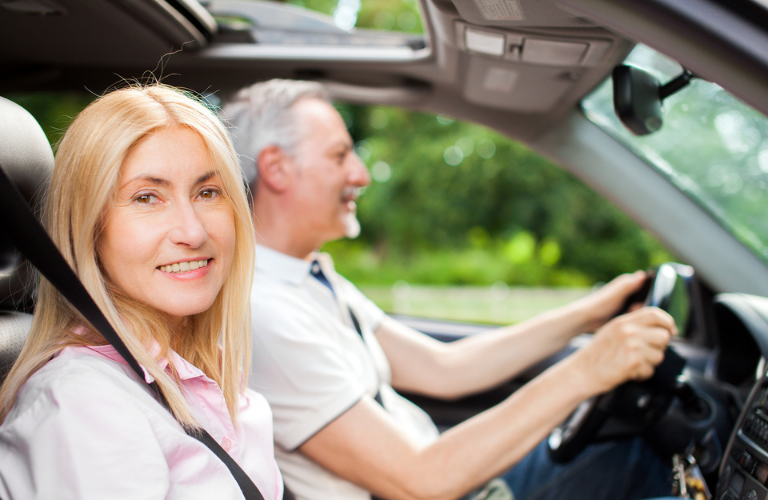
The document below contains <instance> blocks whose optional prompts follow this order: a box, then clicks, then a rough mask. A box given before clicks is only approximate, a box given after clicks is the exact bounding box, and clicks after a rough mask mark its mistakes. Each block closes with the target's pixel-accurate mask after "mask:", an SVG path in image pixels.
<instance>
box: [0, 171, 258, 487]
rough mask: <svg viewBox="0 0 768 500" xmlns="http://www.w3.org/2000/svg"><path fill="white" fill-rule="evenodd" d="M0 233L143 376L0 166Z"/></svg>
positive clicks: (194, 432)
mask: <svg viewBox="0 0 768 500" xmlns="http://www.w3.org/2000/svg"><path fill="white" fill-rule="evenodd" d="M0 228H1V229H2V230H3V233H2V235H0V237H6V238H8V239H9V240H10V241H11V242H12V243H13V244H14V245H15V246H16V248H17V249H18V250H19V251H20V252H21V253H22V254H24V255H25V256H26V257H27V259H28V260H29V261H30V262H31V263H32V264H33V265H34V266H35V267H37V269H38V270H39V271H40V273H41V274H42V275H43V276H45V277H46V279H48V281H50V282H51V284H52V285H53V286H55V287H56V289H57V290H58V291H59V292H60V293H61V294H62V295H63V296H64V297H65V298H66V299H67V300H68V301H69V302H70V304H72V305H73V306H74V307H75V308H76V309H77V310H78V311H80V314H82V315H83V316H84V317H85V319H86V320H88V322H89V323H91V325H93V327H94V328H95V329H96V330H98V332H99V333H101V335H102V336H103V337H104V338H105V339H106V340H107V342H109V343H110V344H112V346H113V347H114V348H115V350H116V351H117V352H118V353H119V354H120V356H122V357H123V359H124V360H125V361H126V362H127V363H128V365H130V367H131V368H133V370H134V371H135V372H136V373H137V374H138V376H139V378H140V379H141V380H146V379H145V378H144V371H143V370H142V369H141V366H140V365H139V362H138V361H136V358H134V357H133V354H131V351H129V350H128V347H126V345H125V344H124V343H123V340H122V339H121V338H120V337H119V336H118V335H117V332H115V330H114V328H112V325H111V324H110V323H109V321H107V318H106V317H105V316H104V314H103V313H102V312H101V310H100V309H99V307H98V306H97V305H96V303H95V302H94V301H93V298H91V296H90V295H89V294H88V291H87V290H86V289H85V287H84V286H83V284H82V283H81V282H80V279H78V277H77V276H76V275H75V273H74V272H73V271H72V269H71V268H70V267H69V264H68V263H67V261H66V260H65V259H64V257H63V256H62V255H61V253H60V252H59V249H58V248H56V245H55V244H54V243H53V241H52V240H51V238H50V237H49V236H48V233H46V231H45V229H43V226H42V225H41V224H40V222H39V221H38V220H37V218H36V217H35V216H34V214H33V213H32V210H30V208H29V205H28V204H27V202H26V201H25V200H24V198H23V197H22V195H21V193H19V191H18V190H17V189H16V186H15V185H14V184H13V183H12V182H11V180H10V179H9V178H8V176H7V175H6V174H5V171H4V170H3V169H2V168H0ZM148 385H149V386H150V387H151V389H152V390H153V391H154V393H155V395H156V396H157V399H158V400H159V401H160V403H161V404H162V405H163V406H165V407H166V408H167V407H168V404H167V402H166V399H165V396H164V395H163V394H162V392H161V391H160V388H159V387H158V386H157V383H155V382H152V383H151V384H148ZM184 430H185V431H186V433H187V434H188V435H190V436H191V437H193V438H195V439H197V440H198V441H200V442H201V443H203V444H204V445H206V446H207V447H208V448H209V449H210V450H211V451H212V452H213V453H214V454H215V455H216V456H217V457H219V458H220V459H221V461H222V462H224V465H226V466H227V468H228V469H229V471H230V472H231V473H232V476H233V477H234V478H235V481H237V484H238V485H239V486H240V489H241V490H242V492H243V495H244V496H245V498H246V500H264V497H263V496H262V495H261V492H260V491H259V489H258V488H257V487H256V485H255V484H254V483H253V481H252V480H251V478H250V477H248V474H246V473H245V471H243V469H242V468H241V467H240V466H239V465H238V464H237V462H235V460H234V459H233V458H232V457H231V456H229V454H228V453H227V452H226V451H224V448H222V447H221V445H219V443H217V442H216V440H215V439H213V437H212V436H211V435H210V434H209V433H208V431H206V430H205V429H202V428H201V429H187V428H186V427H185V428H184Z"/></svg>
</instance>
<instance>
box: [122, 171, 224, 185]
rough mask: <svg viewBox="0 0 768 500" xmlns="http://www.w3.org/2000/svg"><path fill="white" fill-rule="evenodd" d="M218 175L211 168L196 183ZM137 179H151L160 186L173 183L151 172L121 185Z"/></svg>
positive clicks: (150, 180)
mask: <svg viewBox="0 0 768 500" xmlns="http://www.w3.org/2000/svg"><path fill="white" fill-rule="evenodd" d="M217 175H218V172H216V171H215V170H211V171H209V172H206V173H204V174H203V175H201V176H200V177H198V178H197V180H195V184H196V185H197V184H202V183H203V182H205V181H208V180H210V179H212V178H213V177H216V176H217ZM136 181H149V182H151V183H152V184H156V185H158V186H170V185H171V181H169V180H167V179H162V178H160V177H154V176H152V175H151V174H139V175H137V176H135V177H133V178H131V179H129V180H127V181H126V182H124V183H123V185H122V186H121V187H125V186H127V185H129V184H131V183H132V182H136Z"/></svg>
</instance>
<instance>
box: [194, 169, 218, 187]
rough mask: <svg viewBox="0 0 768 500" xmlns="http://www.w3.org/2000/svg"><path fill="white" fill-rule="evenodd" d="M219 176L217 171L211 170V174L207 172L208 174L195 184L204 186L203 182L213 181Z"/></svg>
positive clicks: (198, 179) (199, 178)
mask: <svg viewBox="0 0 768 500" xmlns="http://www.w3.org/2000/svg"><path fill="white" fill-rule="evenodd" d="M217 175H219V173H218V172H216V171H215V170H211V171H210V172H206V173H204V174H203V175H201V176H200V177H198V178H197V181H196V182H195V184H202V183H203V182H205V181H208V180H210V179H212V178H213V177H216V176H217Z"/></svg>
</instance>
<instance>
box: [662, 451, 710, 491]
mask: <svg viewBox="0 0 768 500" xmlns="http://www.w3.org/2000/svg"><path fill="white" fill-rule="evenodd" d="M672 473H673V474H674V478H673V482H672V496H677V497H680V498H691V499H693V500H712V493H711V492H710V491H709V488H708V487H707V483H706V481H704V474H702V473H701V469H700V468H699V465H698V464H697V463H696V458H694V456H693V453H688V452H686V453H676V454H675V455H673V456H672Z"/></svg>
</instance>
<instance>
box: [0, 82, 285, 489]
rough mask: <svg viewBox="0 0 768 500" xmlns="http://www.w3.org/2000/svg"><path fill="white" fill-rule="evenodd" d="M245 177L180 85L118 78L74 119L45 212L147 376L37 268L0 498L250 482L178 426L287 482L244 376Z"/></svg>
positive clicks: (2, 457) (14, 374)
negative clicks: (132, 83) (122, 82)
mask: <svg viewBox="0 0 768 500" xmlns="http://www.w3.org/2000/svg"><path fill="white" fill-rule="evenodd" d="M242 186H243V183H242V179H241V174H240V170H239V167H238V162H237V158H236V155H235V153H234V152H233V149H232V146H231V144H230V141H229V138H228V136H227V133H226V131H225V129H224V128H223V127H222V125H221V124H220V123H219V121H218V120H217V119H216V118H215V116H214V115H213V114H212V113H211V112H210V111H209V110H208V109H207V108H206V107H205V106H204V105H202V104H201V103H200V102H198V101H196V100H194V99H192V98H190V97H188V96H186V95H184V94H183V93H181V92H180V91H178V90H176V89H173V88H171V87H167V86H162V85H153V86H147V87H134V88H127V89H122V90H117V91H114V92H111V93H109V94H107V95H105V96H103V97H101V98H100V99H97V100H96V101H94V102H93V103H92V104H91V105H90V106H88V107H87V108H86V109H85V110H84V111H83V112H82V113H81V114H80V115H79V116H78V117H77V118H76V119H75V121H74V122H73V123H72V125H71V126H70V128H69V130H68V131H67V133H66V135H65V136H64V138H63V140H62V142H61V145H60V147H59V149H58V153H57V155H56V162H55V167H54V173H53V178H52V181H51V186H50V191H49V193H48V201H47V205H46V211H45V217H44V218H45V223H46V226H47V228H48V231H49V233H50V234H51V237H52V238H53V240H54V242H55V243H56V244H57V245H58V247H59V248H60V249H61V252H62V254H63V255H64V257H65V258H66V259H67V261H68V262H69V264H70V266H71V267H72V268H73V269H74V270H75V271H76V273H77V274H78V276H79V278H80V280H81V281H82V282H83V284H84V285H85V287H86V289H88V291H89V292H90V294H91V296H92V297H93V298H94V300H95V301H96V303H97V304H98V306H99V307H100V308H101V310H102V311H103V312H104V314H105V315H106V317H107V319H109V321H110V323H111V324H112V325H113V326H114V327H115V330H116V331H117V333H118V334H119V336H120V337H121V338H122V339H123V341H124V342H125V344H126V345H127V346H128V349H129V350H130V351H131V353H132V354H133V355H134V357H135V358H136V359H137V360H138V362H139V363H140V364H141V367H142V369H143V371H144V377H145V379H146V380H145V381H142V380H140V378H139V377H138V376H137V375H136V374H135V372H133V371H132V370H131V368H129V367H128V365H127V363H126V362H125V361H124V360H123V359H122V358H121V357H120V356H119V355H118V354H117V352H116V351H115V350H114V348H113V347H112V346H111V345H109V344H108V343H107V342H106V341H105V340H104V338H103V337H102V336H101V335H100V334H99V333H98V332H96V331H94V330H93V329H91V328H89V326H88V324H87V323H86V321H85V320H84V319H83V317H82V316H81V314H80V313H79V312H78V311H77V310H76V309H74V308H73V307H72V306H71V305H70V304H69V303H68V302H66V300H65V299H64V298H63V297H62V296H61V295H60V294H59V292H58V291H57V290H55V289H54V288H53V287H52V286H51V285H50V284H49V283H48V282H47V281H46V280H42V282H41V284H40V294H39V299H38V302H37V306H36V310H35V317H34V321H33V325H32V330H31V332H30V336H29V340H28V341H27V343H26V345H25V347H24V350H23V352H22V353H21V356H20V357H19V359H18V361H17V362H16V364H15V365H14V367H13V369H12V370H11V372H10V374H9V375H8V378H7V379H6V382H5V384H4V385H3V387H2V390H0V420H2V425H1V426H0V497H1V498H4V499H8V498H100V499H101V498H110V499H114V498H184V499H194V498H201V499H202V498H206V499H207V498H242V497H243V495H242V493H241V490H240V488H239V487H238V485H237V483H236V482H235V480H234V478H233V477H232V474H231V473H230V471H229V470H228V469H227V468H226V466H225V465H224V463H223V462H222V461H221V460H220V459H219V458H217V457H216V456H215V455H214V454H213V453H212V452H211V451H210V450H209V449H208V448H207V447H206V446H205V445H203V444H201V443H200V442H199V441H197V440H196V439H194V438H192V437H190V436H189V435H187V434H186V433H185V431H184V428H183V427H187V428H203V429H205V430H207V431H208V432H209V433H210V434H211V435H212V436H213V438H214V439H215V440H216V441H217V442H218V443H219V444H220V445H221V447H222V448H224V449H225V450H226V451H227V452H228V453H229V454H230V455H231V456H232V457H233V458H234V459H235V461H237V462H238V463H239V465H240V466H241V467H242V468H243V470H244V471H245V472H246V473H247V474H248V476H249V477H250V478H251V479H252V481H253V482H254V483H255V484H256V486H257V487H258V489H259V490H260V491H261V493H262V495H263V496H264V498H265V499H278V498H281V497H282V480H281V478H280V473H279V471H278V469H277V466H276V464H275V462H274V456H273V449H272V428H271V414H270V411H269V407H268V406H267V403H266V402H265V400H264V399H263V398H262V397H261V396H260V395H259V394H257V393H255V392H252V391H248V390H244V389H243V381H244V380H246V379H247V375H248V360H249V359H250V356H249V347H250V345H249V335H248V333H249V331H250V329H249V317H250V313H249V292H250V283H251V277H252V275H253V267H252V266H253V262H254V259H253V252H254V250H253V243H252V237H253V230H252V228H251V225H250V216H249V210H248V204H247V201H246V197H245V193H244V192H243V188H242ZM152 380H154V381H155V382H156V383H157V385H158V386H159V388H160V390H161V391H162V393H163V394H164V395H165V397H166V399H167V404H168V407H169V409H170V412H169V411H168V410H166V408H165V407H164V406H163V405H161V404H160V403H159V402H158V401H156V399H155V398H154V397H153V393H152V392H151V391H150V390H149V389H148V386H147V382H151V381H152ZM246 443H247V445H246Z"/></svg>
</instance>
